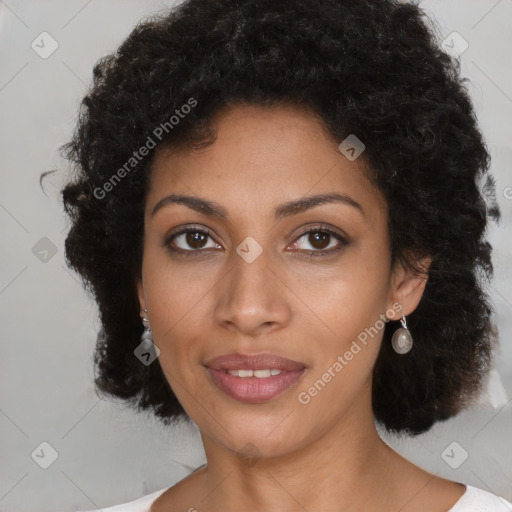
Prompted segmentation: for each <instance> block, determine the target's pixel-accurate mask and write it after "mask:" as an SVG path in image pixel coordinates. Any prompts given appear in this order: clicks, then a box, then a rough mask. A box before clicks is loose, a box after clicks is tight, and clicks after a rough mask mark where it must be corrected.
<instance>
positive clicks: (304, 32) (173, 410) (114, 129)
mask: <svg viewBox="0 0 512 512" xmlns="http://www.w3.org/2000/svg"><path fill="white" fill-rule="evenodd" d="M437 39H438V38H437V36H436V29H435V27H434V26H433V25H432V24H431V21H430V20H429V18H428V17H427V16H426V15H425V13H424V12H423V11H422V10H421V9H420V8H419V7H418V6H416V5H413V4H409V3H404V2H399V1H395V0H323V1H321V2H318V0H280V1H278V2H276V1H275V0H187V1H185V2H184V3H182V4H180V5H179V6H177V7H175V8H173V9H171V10H170V11H166V12H164V13H163V14H162V13H160V14H159V15H156V16H154V17H151V18H149V19H146V20H144V21H142V22H141V23H139V24H138V25H137V26H136V27H135V28H134V29H133V31H132V32H131V34H130V35H129V37H128V38H127V39H126V40H125V41H124V42H123V43H122V44H121V46H120V47H119V48H118V50H117V51H116V52H115V53H114V54H112V55H108V56H106V57H104V58H102V59H100V60H99V61H98V63H97V64H96V65H95V67H94V70H93V84H92V86H91V88H90V90H89V91H88V93H87V95H86V96H85V97H84V99H83V101H82V104H81V108H80V112H79V119H78V123H77V127H76V130H75V132H74V134H73V137H72V139H71V140H70V141H69V142H68V143H67V144H65V145H64V146H63V147H62V148H61V149H62V151H63V153H64V155H65V157H66V158H67V159H68V160H70V161H71V162H72V164H73V166H74V173H73V176H72V178H70V181H69V182H68V183H67V185H66V186H65V188H63V191H62V196H63V202H64V206H65V210H66V213H67V214H68V216H69V218H70V220H71V229H70V231H69V234H68V236H67V239H66V258H67V261H68V264H69V266H70V267H72V268H74V269H75V270H76V271H77V272H78V273H79V274H80V275H81V278H82V281H83V283H84V285H85V287H86V288H87V289H88V290H89V291H90V292H91V293H92V295H93V296H94V298H95V300H96V302H97V304H98V306H99V313H100V319H101V324H102V329H101V331H100V333H99V335H98V339H97V345H96V352H95V357H94V362H95V370H96V378H95V383H96V389H97V390H98V391H99V392H101V393H103V394H105V395H108V396H110V397H118V398H121V399H123V400H125V401H127V402H128V403H129V404H130V405H131V406H133V407H136V408H138V409H139V410H140V411H142V410H148V411H152V412H153V413H154V414H155V416H156V417H157V418H158V419H160V420H161V421H163V423H164V424H166V425H169V424H172V423H173V422H176V421H179V420H180V419H184V418H187V415H186V412H185V411H184V409H183V408H182V406H181V404H180V403H179V402H178V400H177V398H176V397H175V395H174V394H173V392H172V390H171V387H170V386H169V384H168V382H167V380H166V378H165V376H164V373H163V371H162V368H161V366H160V364H151V365H149V366H145V365H143V364H141V363H140V361H139V360H138V359H137V358H136V357H134V354H133V352H134V349H135V348H136V347H137V346H138V345H139V344H140V336H141V333H142V329H143V328H142V325H141V323H140V318H139V309H140V307H139V302H138V297H137V292H136V284H135V283H136V281H137V279H138V278H139V277H140V275H141V265H142V241H143V234H144V233H143V230H144V229H143V228H144V225H143V217H144V203H145V197H146V193H147V184H148V176H149V174H150V171H151V166H152V162H153V160H154V155H155V153H156V151H157V150H158V149H159V148H161V147H163V146H167V147H169V146H176V145H178V144H186V145H188V146H189V147H202V146H204V145H208V144H211V143H212V142H213V140H214V139H215V134H214V133H213V130H212V128H211V126H212V118H213V115H214V114H216V113H218V112H219V111H220V110H221V109H225V108H228V107H230V106H233V105H237V104H244V103H245V104H253V105H260V106H270V107H272V106H279V105H282V104H288V105H294V106H296V107H297V108H306V109H308V110H309V111H310V112H311V113H312V114H313V115H315V116H317V117H318V119H320V120H321V122H322V123H323V124H324V126H325V127H326V128H327V129H328V130H329V132H330V133H331V134H332V135H333V137H336V138H337V139H338V140H339V141H341V140H343V139H344V138H345V137H347V136H348V135H349V134H356V136H357V137H358V138H359V139H361V140H362V141H364V144H365V146H366V149H365V152H364V154H363V157H364V158H365V159H366V162H367V163H368V164H369V169H371V173H370V174H369V178H370V179H371V180H372V181H373V182H374V183H375V184H376V185H377V186H378V187H379V189H380V190H381V191H382V192H383V194H384V195H385V198H386V200H387V203H388V206H389V220H388V222H389V233H390V251H391V256H392V260H393V261H395V260H396V259H399V260H400V261H402V262H403V263H404V264H406V265H408V266H409V267H410V268H412V269H413V270H415V271H417V272H421V268H419V267H418V265H417V261H418V260H417V258H418V257H420V256H423V255H429V256H430V257H432V263H431V265H430V268H429V274H428V281H427V284H426V288H425V291H424V294H423V297H422V299H421V301H420V303H419V305H418V307H417V308H416V310H415V311H414V312H413V313H412V314H411V315H410V316H409V317H408V327H409V328H410V329H411V332H412V333H413V336H414V340H415V344H414V349H413V350H412V351H411V352H409V353H408V354H406V355H397V354H396V353H395V352H394V351H393V350H392V348H391V344H390V338H391V335H392V334H393V332H394V330H395V329H396V328H397V327H399V326H400V325H399V323H398V322H388V323H387V324H386V327H385V330H384V335H383V336H384V338H383V343H382V346H381V349H380V352H379V355H378V359H377V362H376V365H375V367H374V371H373V390H372V397H373V398H372V400H373V411H374V415H375V418H376V420H377V421H378V422H379V423H381V424H382V425H383V426H384V427H385V428H386V429H388V430H389V431H391V432H404V433H408V434H411V435H416V434H418V433H421V432H424V431H426V430H427V429H429V428H430V427H431V426H432V425H433V424H434V423H435V422H436V421H440V420H445V419H447V418H449V417H451V416H453V415H455V414H456V413H457V412H459V411H460V410H461V409H462V408H464V407H467V406H468V405H469V404H470V403H471V399H472V397H474V396H475V394H476V392H477V391H478V390H479V388H480V386H481V383H482V381H483V379H484V377H485V375H486V372H487V371H488V369H489V367H490V362H491V355H492V349H493V346H494V343H495V342H496V340H497V333H496V328H495V326H494V325H493V323H492V322H491V315H492V313H493V309H492V306H491V304H490V300H489V296H488V295H487V293H486V290H485V284H486V283H485V282H484V280H485V279H488V280H490V279H491V278H492V274H493V267H492V262H491V249H492V248H491V245H490V244H489V243H488V242H487V241H486V240H485V238H484V234H485V229H486V226H487V222H488V220H489V217H492V218H493V219H494V220H496V221H499V219H500V211H499V208H498V206H497V204H496V203H494V205H491V206H488V205H487V204H486V201H485V196H486V194H484V193H483V192H482V190H481V187H480V186H479V183H484V182H485V183H486V185H485V186H486V189H487V190H488V191H494V185H495V182H494V179H493V178H492V176H491V175H490V174H489V164H490V157H489V154H488V151H487V149H486V146H485V143H484V141H483V139H482V135H481V133H480V131H479V128H478V125H477V121H476V118H475V114H474V110H473V107H472V104H471V101H470V98H469V94H468V92H467V90H466V87H465V79H463V78H461V76H460V65H459V63H458V62H457V61H456V60H455V59H453V58H452V57H450V56H449V55H447V54H446V53H444V52H443V51H442V49H441V48H440V45H439V43H438V41H437ZM187 104H188V105H193V108H192V107H190V108H188V109H185V108H184V107H183V106H184V105H187ZM184 112H187V114H186V115H180V114H181V113H184ZM171 116H174V117H176V116H179V121H178V122H177V123H176V122H175V121H170V120H171ZM177 118H178V117H176V119H177ZM158 127H160V128H159V129H158ZM162 127H165V128H162ZM150 140H151V142H152V144H150V143H149V141H150ZM151 146H154V147H151ZM139 148H140V149H139ZM142 148H146V150H144V151H143V150H142ZM148 148H149V149H148ZM144 153H147V154H146V155H145V156H144V157H142V156H141V155H142V154H144ZM127 162H129V165H128V166H127ZM122 169H124V172H123V171H122ZM116 174H117V176H116ZM121 178H122V179H121Z"/></svg>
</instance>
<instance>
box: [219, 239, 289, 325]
mask: <svg viewBox="0 0 512 512" xmlns="http://www.w3.org/2000/svg"><path fill="white" fill-rule="evenodd" d="M230 260H231V261H230V265H231V271H230V272H229V274H228V276H226V277H227V278H226V279H225V280H223V282H224V285H223V286H222V288H221V291H220V296H219V298H218V301H217V304H216V308H215V317H216V320H217V322H218V323H219V324H222V325H224V326H228V325H229V326H231V327H236V328H237V329H239V330H241V331H244V332H245V333H247V334H249V333H251V332H254V331H256V330H258V328H259V327H260V326H262V325H265V324H267V325H268V324H272V325H273V326H274V327H277V325H279V324H284V323H286V322H287V321H288V319H289V315H290V309H289V305H288V304H287V303H286V297H285V295H284V294H283V290H282V287H281V286H280V285H279V284H278V283H277V282H276V279H275V276H274V274H273V271H272V270H271V269H272V267H273V266H275V265H276V262H275V260H274V259H273V258H272V254H271V251H270V249H269V248H268V247H266V248H264V247H263V246H262V245H260V244H259V243H258V242H257V241H256V240H255V239H254V238H251V237H247V238H246V239H245V240H243V241H242V242H241V243H240V244H239V245H238V246H237V247H236V248H234V249H233V252H232V253H231V254H230ZM274 272H275V270H274Z"/></svg>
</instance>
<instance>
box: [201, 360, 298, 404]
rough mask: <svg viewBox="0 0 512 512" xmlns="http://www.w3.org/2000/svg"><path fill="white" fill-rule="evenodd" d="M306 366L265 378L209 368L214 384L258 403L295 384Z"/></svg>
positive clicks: (231, 395)
mask: <svg viewBox="0 0 512 512" xmlns="http://www.w3.org/2000/svg"><path fill="white" fill-rule="evenodd" d="M304 370H305V368H302V369H301V370H295V371H291V372H284V371H283V372H282V373H280V374H279V375H271V376H270V377H266V378H263V379H259V378H258V377H236V376H234V375H230V374H229V373H227V372H225V371H221V370H213V369H212V368H208V373H209V374H210V376H211V378H212V380H213V382H214V384H215V385H216V386H217V387H218V388H219V389H221V390H222V391H224V393H226V394H227V395H229V396H230V397H232V398H235V399H236V400H240V401H242V402H247V403H251V404H257V403H260V402H266V401H267V400H270V399H271V398H274V397H276V396H277V395H279V394H281V393H282V392H283V391H285V390H287V389H288V388H290V387H291V386H293V385H294V384H295V383H296V382H297V381H298V380H299V379H300V377H301V376H302V374H303V373H304Z"/></svg>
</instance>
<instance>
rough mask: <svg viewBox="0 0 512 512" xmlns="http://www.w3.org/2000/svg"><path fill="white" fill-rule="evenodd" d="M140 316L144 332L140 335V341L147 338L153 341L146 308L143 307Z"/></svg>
mask: <svg viewBox="0 0 512 512" xmlns="http://www.w3.org/2000/svg"><path fill="white" fill-rule="evenodd" d="M140 317H141V319H142V325H143V326H144V332H143V333H142V336H141V337H140V340H141V342H142V341H144V340H148V341H150V342H151V343H153V336H152V335H151V327H150V326H149V318H148V310H147V309H144V310H141V312H140Z"/></svg>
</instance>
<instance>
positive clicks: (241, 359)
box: [205, 353, 305, 372]
mask: <svg viewBox="0 0 512 512" xmlns="http://www.w3.org/2000/svg"><path fill="white" fill-rule="evenodd" d="M205 366H207V367H208V368H211V369H212V370H219V371H228V370H272V369H275V370H281V371H283V372H285V371H287V372H293V371H297V370H302V369H304V368H305V365H304V364H302V363H299V362H297V361H292V360H291V359H287V358H285V357H281V356H278V355H276V354H268V353H264V354H238V353H236V354H226V355H223V356H219V357H215V358H214V359H210V360H209V361H207V362H206V363H205Z"/></svg>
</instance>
